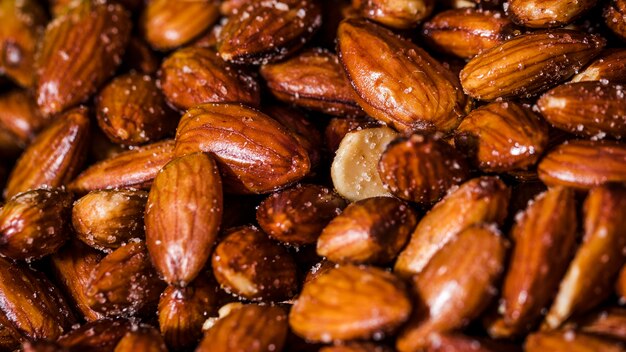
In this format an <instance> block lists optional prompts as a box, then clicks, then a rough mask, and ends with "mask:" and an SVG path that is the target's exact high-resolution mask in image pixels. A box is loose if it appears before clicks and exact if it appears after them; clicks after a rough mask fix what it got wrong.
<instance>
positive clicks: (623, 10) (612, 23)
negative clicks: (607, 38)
mask: <svg viewBox="0 0 626 352" xmlns="http://www.w3.org/2000/svg"><path fill="white" fill-rule="evenodd" d="M625 14H626V1H625V0H611V1H610V2H609V3H607V5H606V7H605V9H604V22H605V23H606V25H607V27H609V28H610V29H611V30H612V31H613V33H615V34H616V35H617V36H618V37H620V38H622V40H626V20H625V19H624V15H625Z"/></svg>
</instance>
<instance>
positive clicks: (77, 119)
mask: <svg viewBox="0 0 626 352" xmlns="http://www.w3.org/2000/svg"><path fill="white" fill-rule="evenodd" d="M88 140H89V116H88V111H87V108H85V107H79V108H76V109H72V110H69V111H67V112H66V113H64V114H63V115H61V116H59V117H58V118H57V119H56V120H55V122H54V123H52V124H51V125H50V126H48V127H47V128H46V129H45V130H44V131H42V132H41V133H40V134H39V135H38V136H37V138H36V139H35V140H34V141H33V143H32V144H31V145H30V146H29V147H28V148H26V150H25V151H24V153H23V154H22V156H21V157H20V158H19V160H18V161H17V163H16V164H15V166H14V167H13V171H11V175H10V176H9V180H8V181H7V185H6V188H5V189H4V196H5V197H6V198H11V197H13V196H14V195H16V194H17V193H20V192H23V191H27V190H30V189H37V188H42V187H59V186H62V185H64V184H66V183H68V182H69V181H70V180H71V179H72V178H73V177H74V176H75V175H76V174H77V173H78V171H80V167H81V166H82V163H83V161H84V160H85V157H86V155H87V145H88Z"/></svg>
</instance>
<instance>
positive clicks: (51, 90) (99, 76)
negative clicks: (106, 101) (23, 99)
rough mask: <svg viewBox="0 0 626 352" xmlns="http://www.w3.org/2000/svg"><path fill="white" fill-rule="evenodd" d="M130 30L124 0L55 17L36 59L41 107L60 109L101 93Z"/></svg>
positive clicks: (81, 6) (48, 111)
mask: <svg viewBox="0 0 626 352" xmlns="http://www.w3.org/2000/svg"><path fill="white" fill-rule="evenodd" d="M130 30H131V21H130V15H129V14H128V12H127V11H126V10H125V9H124V8H123V7H122V6H120V5H117V4H103V3H92V2H91V1H81V2H80V3H79V4H78V5H77V6H76V7H74V8H72V9H71V10H69V11H68V12H67V13H66V14H64V15H62V16H59V17H57V18H55V19H54V20H53V21H52V22H50V23H49V24H48V26H47V27H46V32H45V34H44V37H43V40H42V44H41V45H40V46H39V49H38V51H37V61H36V63H35V68H36V74H37V82H36V86H35V90H36V97H37V104H39V107H40V109H41V111H42V112H43V113H44V114H46V115H52V114H56V113H59V112H61V111H63V110H65V109H67V108H68V107H71V106H73V105H76V104H78V103H81V102H84V101H86V100H87V99H88V98H89V97H90V96H91V95H92V94H93V93H95V92H96V90H97V89H98V88H99V86H100V85H102V83H104V82H105V81H106V80H107V79H108V78H110V77H111V76H112V75H113V73H114V72H115V69H116V68H117V66H118V65H119V64H120V62H121V61H122V55H123V54H124V50H125V48H126V44H127V43H128V40H129V38H130Z"/></svg>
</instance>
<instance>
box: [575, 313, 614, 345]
mask: <svg viewBox="0 0 626 352" xmlns="http://www.w3.org/2000/svg"><path fill="white" fill-rule="evenodd" d="M578 326H579V329H580V330H581V331H583V332H585V333H590V334H594V335H600V336H604V337H608V338H613V339H617V340H622V341H625V340H626V309H624V308H618V307H612V308H608V309H606V310H599V311H598V312H597V313H594V314H591V315H588V316H587V317H585V319H582V320H580V321H579V325H578Z"/></svg>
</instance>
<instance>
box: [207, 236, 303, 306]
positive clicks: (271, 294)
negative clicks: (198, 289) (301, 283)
mask: <svg viewBox="0 0 626 352" xmlns="http://www.w3.org/2000/svg"><path fill="white" fill-rule="evenodd" d="M211 263H212V267H213V274H214V275H215V278H216V279H217V281H218V282H219V284H220V285H221V286H222V288H224V289H225V290H226V291H227V292H231V293H233V294H235V295H237V296H240V297H243V298H246V299H250V300H260V299H265V300H271V301H281V300H284V299H288V298H291V297H292V296H293V295H294V293H296V289H297V284H298V283H297V278H296V270H297V268H296V263H295V261H294V259H293V257H292V256H291V254H290V253H289V252H287V250H286V249H285V248H283V247H281V246H280V245H278V244H277V243H275V242H273V241H272V240H270V239H269V238H268V237H267V235H266V234H264V233H263V232H261V231H260V230H258V229H257V228H256V227H253V226H247V227H240V228H237V229H234V230H231V231H230V232H229V233H228V234H227V236H226V237H225V238H224V239H223V240H222V241H221V242H220V243H219V244H218V245H217V247H215V251H214V252H213V258H212V260H211Z"/></svg>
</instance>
